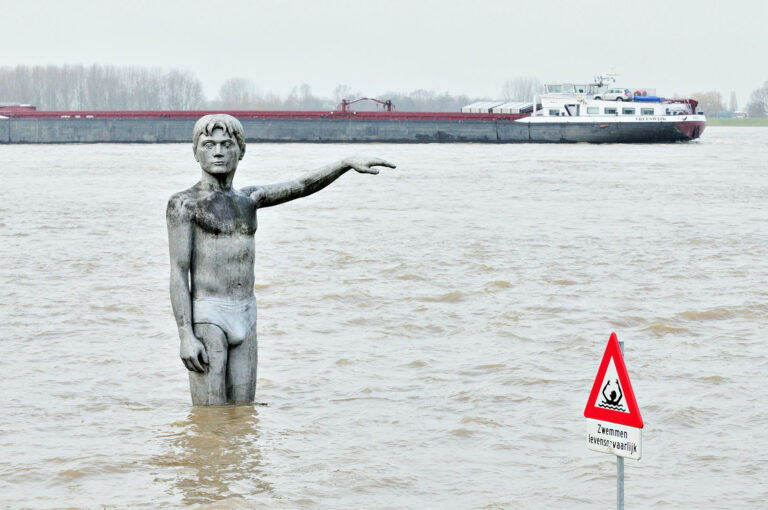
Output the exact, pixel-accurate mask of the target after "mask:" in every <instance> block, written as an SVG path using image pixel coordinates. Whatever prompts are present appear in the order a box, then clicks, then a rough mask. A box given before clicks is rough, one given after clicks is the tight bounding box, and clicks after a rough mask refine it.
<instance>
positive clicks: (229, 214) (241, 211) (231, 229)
mask: <svg viewBox="0 0 768 510" xmlns="http://www.w3.org/2000/svg"><path fill="white" fill-rule="evenodd" d="M195 223H197V225H198V226H199V227H200V228H202V229H203V230H205V231H206V232H209V233H211V234H215V235H219V234H224V235H232V234H240V235H253V234H254V233H255V232H256V211H255V208H254V206H253V203H252V202H251V201H250V200H249V199H248V198H246V197H239V196H236V195H234V196H233V195H230V194H225V193H214V194H212V195H211V196H209V197H206V198H204V199H202V200H200V201H198V202H197V204H196V206H195Z"/></svg>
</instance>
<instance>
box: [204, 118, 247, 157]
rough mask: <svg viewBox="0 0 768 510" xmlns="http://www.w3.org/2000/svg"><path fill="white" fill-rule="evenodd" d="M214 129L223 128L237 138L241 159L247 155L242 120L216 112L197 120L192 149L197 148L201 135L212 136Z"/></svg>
mask: <svg viewBox="0 0 768 510" xmlns="http://www.w3.org/2000/svg"><path fill="white" fill-rule="evenodd" d="M214 129H221V130H223V131H224V132H225V133H226V134H228V135H229V136H231V137H233V138H234V139H235V140H237V146H238V147H240V159H243V156H244V155H245V131H244V130H243V125H242V124H240V121H239V120H237V119H236V118H234V117H233V116H231V115H226V114H224V113H216V114H213V115H206V116H204V117H200V118H199V119H198V120H197V122H195V129H194V130H193V131H192V150H193V151H196V150H197V141H198V140H200V135H205V136H211V133H213V130H214Z"/></svg>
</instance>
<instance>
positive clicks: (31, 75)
mask: <svg viewBox="0 0 768 510" xmlns="http://www.w3.org/2000/svg"><path fill="white" fill-rule="evenodd" d="M541 91H542V84H541V81H539V79H538V78H536V77H533V76H518V77H516V78H514V79H511V80H508V81H506V82H505V83H504V84H503V86H502V88H501V96H500V97H501V99H503V100H506V101H522V102H528V101H531V98H532V97H533V96H534V95H535V94H537V93H540V92H541ZM365 95H366V94H364V93H362V92H360V91H355V90H353V89H352V88H351V87H349V86H348V85H339V86H337V87H336V88H335V89H334V90H333V92H332V94H331V96H329V97H322V96H316V95H314V94H313V93H312V89H311V88H310V87H309V85H307V84H302V85H299V86H296V87H294V88H293V89H292V90H291V91H290V92H289V93H288V94H287V95H281V94H275V93H272V92H267V93H262V92H260V91H259V89H258V88H257V87H256V85H255V84H254V83H253V82H252V81H250V80H248V79H247V78H231V79H228V80H227V81H225V82H224V83H223V84H222V85H221V87H220V88H219V91H218V95H217V97H216V98H215V99H211V100H208V99H207V98H206V97H205V95H204V94H203V86H202V83H201V82H200V80H199V79H198V78H197V77H196V76H195V75H194V74H192V73H191V72H189V71H183V70H178V69H162V68H155V67H152V68H150V67H134V66H128V67H125V66H123V67H118V66H111V65H90V66H84V65H63V66H53V65H49V66H15V67H0V103H22V104H33V105H35V106H37V107H38V108H39V109H41V110H203V109H211V110H217V109H220V110H333V109H335V108H337V107H338V105H339V103H340V102H341V100H342V99H355V98H359V97H364V96H365ZM377 97H379V98H380V99H389V100H391V101H392V103H393V104H394V105H395V109H396V110H401V111H437V112H440V111H445V112H455V111H459V110H460V109H461V107H462V106H465V105H467V104H469V103H473V102H475V101H487V100H491V99H495V98H488V97H477V96H468V95H464V94H459V95H453V94H450V93H448V92H436V91H433V90H424V89H417V90H414V91H412V92H408V93H406V92H395V91H388V92H385V93H384V94H381V95H378V96H377ZM691 97H693V98H695V99H696V100H698V101H699V109H700V110H701V111H703V112H705V113H707V114H709V115H716V114H718V113H721V112H731V113H732V112H736V111H737V110H738V103H737V101H736V93H735V92H731V95H730V101H729V104H728V105H726V104H725V101H724V100H723V97H722V94H721V93H720V92H717V91H708V92H696V93H694V94H692V95H691ZM380 108H381V106H380V105H377V104H376V103H372V102H363V103H357V104H355V105H354V109H356V110H375V109H380ZM746 111H747V113H748V114H749V116H751V117H767V116H768V81H766V82H765V83H764V84H763V86H762V87H760V88H758V89H756V90H755V91H753V92H752V95H751V96H750V99H749V102H748V104H747V106H746Z"/></svg>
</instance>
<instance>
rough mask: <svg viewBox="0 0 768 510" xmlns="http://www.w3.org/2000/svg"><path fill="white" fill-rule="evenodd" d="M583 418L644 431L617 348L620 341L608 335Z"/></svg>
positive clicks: (613, 334)
mask: <svg viewBox="0 0 768 510" xmlns="http://www.w3.org/2000/svg"><path fill="white" fill-rule="evenodd" d="M584 417H585V418H592V419H593V420H603V421H607V422H610V423H618V424H620V425H626V426H628V427H636V428H643V418H642V416H640V409H639V408H638V407H637V401H636V400H635V393H634V392H633V391H632V384H631V383H630V382H629V374H627V367H626V366H625V365H624V357H623V356H622V355H621V349H619V338H618V337H617V336H616V333H611V338H609V339H608V345H607V346H606V348H605V353H604V354H603V360H602V361H601V362H600V368H599V369H598V370H597V377H595V382H594V383H593V384H592V392H591V393H590V394H589V400H587V407H586V408H585V409H584Z"/></svg>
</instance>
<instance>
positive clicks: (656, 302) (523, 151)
mask: <svg viewBox="0 0 768 510" xmlns="http://www.w3.org/2000/svg"><path fill="white" fill-rule="evenodd" d="M356 153H365V154H372V155H377V156H380V157H384V158H386V159H389V160H391V161H394V162H396V163H397V164H398V168H397V169H396V170H391V171H390V170H387V169H385V170H384V171H382V173H381V174H380V175H378V176H370V175H358V174H355V173H352V174H347V175H345V176H343V177H342V178H341V179H340V180H339V181H337V182H336V183H334V184H333V185H332V186H331V187H329V188H328V189H326V190H323V191H322V192H321V193H318V194H317V195H314V196H312V197H309V198H306V199H304V200H300V201H297V202H293V203H288V204H284V205H281V206H279V207H275V208H272V209H265V210H262V211H260V213H259V214H260V215H259V231H258V232H257V234H256V246H257V257H256V260H257V262H256V282H257V283H256V289H255V290H256V296H257V299H258V301H259V307H260V310H259V321H260V322H259V335H260V336H259V349H260V350H259V354H260V356H259V358H260V359H259V378H258V388H257V399H258V401H259V403H260V405H257V406H247V407H226V408H193V407H192V406H191V405H190V401H189V393H188V386H187V376H186V373H185V369H184V368H183V366H182V364H181V362H180V360H179V358H178V338H177V334H176V328H175V324H174V321H173V317H172V313H171V309H170V302H169V297H168V273H169V268H168V252H167V239H166V230H165V205H166V201H167V199H168V197H169V196H170V195H171V194H172V193H173V192H175V191H179V190H182V189H184V188H187V187H189V186H190V185H192V184H193V183H194V182H195V181H196V180H197V178H198V174H199V169H198V167H197V166H196V163H195V161H194V159H193V158H192V152H191V148H190V146H189V145H41V146H34V145H25V146H2V147H0V161H1V162H2V163H0V183H1V185H0V288H1V289H2V301H1V302H0V346H1V347H2V356H1V357H0V359H1V361H0V367H2V370H3V372H4V377H3V383H2V385H3V398H2V401H0V402H1V403H2V407H3V409H2V413H0V507H8V508H159V507H163V508H185V507H190V506H193V507H195V506H198V505H199V507H200V508H304V507H306V508H314V507H322V508H598V507H599V508H610V507H611V506H612V505H614V504H615V483H616V482H615V469H616V468H615V464H616V461H615V457H613V456H611V455H606V454H602V453H597V452H593V451H590V450H588V449H587V446H586V439H585V420H584V418H583V410H584V406H585V404H586V399H587V396H588V394H589V390H590V388H591V385H592V380H593V379H594V377H595V373H596V371H597V367H598V364H599V361H600V357H601V355H602V352H603V349H604V348H605V345H606V343H607V341H608V337H609V335H610V333H611V331H616V332H617V334H618V335H619V339H620V340H623V341H624V342H625V353H626V355H625V359H626V362H627V365H628V368H629V373H630V377H631V380H632V385H633V387H634V390H635V394H636V396H637V399H638V402H639V405H640V409H641V411H642V415H643V419H644V421H645V429H644V433H643V458H642V460H640V461H632V460H627V461H626V501H627V506H628V508H682V507H686V508H747V507H749V508H755V507H762V506H764V505H765V504H766V500H768V482H766V480H768V470H767V469H766V468H765V460H763V454H762V447H763V446H765V445H766V444H768V409H767V407H766V406H765V404H764V403H763V404H760V402H764V401H765V396H764V394H763V391H764V390H765V387H766V377H768V345H767V344H766V331H768V163H766V162H768V129H762V128H709V129H708V130H707V131H706V133H705V134H704V136H703V138H701V139H700V140H697V141H695V142H692V143H682V144H667V145H582V144H580V145H384V144H373V145H338V144H337V145H312V144H293V145H276V144H265V145H257V144H251V145H249V146H248V150H247V154H246V155H245V159H244V160H243V161H242V163H241V167H240V169H239V170H238V175H237V177H236V179H235V184H236V185H239V186H245V185H248V184H256V183H268V182H277V181H283V180H288V179H293V178H295V177H297V176H299V175H301V174H302V172H304V171H306V170H308V169H312V168H315V167H319V166H322V165H323V164H325V163H327V162H330V161H334V160H336V159H340V158H341V157H344V156H347V155H349V154H356Z"/></svg>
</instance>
